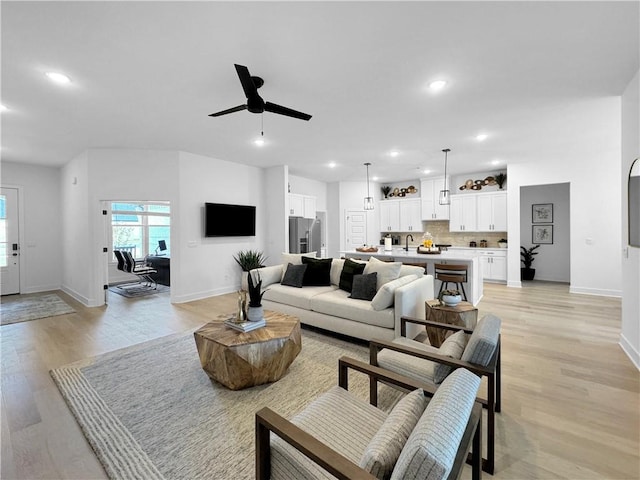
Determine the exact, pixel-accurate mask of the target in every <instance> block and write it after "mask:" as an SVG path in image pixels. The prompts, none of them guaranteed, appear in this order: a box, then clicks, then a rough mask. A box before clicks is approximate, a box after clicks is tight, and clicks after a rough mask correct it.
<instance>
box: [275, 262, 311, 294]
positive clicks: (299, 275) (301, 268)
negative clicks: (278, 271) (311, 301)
mask: <svg viewBox="0 0 640 480" xmlns="http://www.w3.org/2000/svg"><path fill="white" fill-rule="evenodd" d="M306 270H307V266H306V265H294V264H293V263H290V264H289V265H287V271H286V272H284V278H283V279H282V282H281V283H282V285H287V286H289V287H298V288H302V279H303V278H304V272H305V271H306Z"/></svg>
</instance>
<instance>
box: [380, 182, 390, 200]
mask: <svg viewBox="0 0 640 480" xmlns="http://www.w3.org/2000/svg"><path fill="white" fill-rule="evenodd" d="M380 190H382V194H383V195H384V198H387V197H388V196H389V192H390V191H391V187H390V186H388V185H385V186H383V187H380Z"/></svg>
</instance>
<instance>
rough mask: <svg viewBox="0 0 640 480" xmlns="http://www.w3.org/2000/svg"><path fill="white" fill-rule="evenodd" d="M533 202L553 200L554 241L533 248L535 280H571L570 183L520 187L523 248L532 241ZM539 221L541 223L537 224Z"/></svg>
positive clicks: (521, 241)
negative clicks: (536, 253) (535, 253)
mask: <svg viewBox="0 0 640 480" xmlns="http://www.w3.org/2000/svg"><path fill="white" fill-rule="evenodd" d="M536 203H552V204H553V222H550V224H551V225H553V243H552V244H542V245H540V247H539V248H538V249H536V250H535V251H536V252H538V255H536V256H535V257H534V261H533V264H532V265H531V266H532V268H535V269H536V275H535V279H536V280H548V281H552V282H567V283H569V282H570V280H571V271H570V265H569V258H570V253H571V250H570V240H571V237H570V230H569V225H570V217H569V184H567V183H556V184H553V185H536V186H533V187H522V188H521V189H520V244H521V245H524V246H525V247H526V248H530V247H532V246H533V245H534V243H532V241H531V229H532V228H531V227H532V225H536V224H534V223H532V222H531V206H532V205H533V204H536ZM537 225H540V224H537Z"/></svg>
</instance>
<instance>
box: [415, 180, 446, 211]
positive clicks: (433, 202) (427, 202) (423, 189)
mask: <svg viewBox="0 0 640 480" xmlns="http://www.w3.org/2000/svg"><path fill="white" fill-rule="evenodd" d="M447 185H448V187H449V188H451V185H450V179H449V176H448V175H447ZM443 188H444V177H436V178H430V179H423V180H420V195H421V208H422V213H421V215H422V220H427V221H429V220H449V205H440V202H439V197H440V190H442V189H443Z"/></svg>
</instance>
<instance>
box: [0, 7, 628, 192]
mask: <svg viewBox="0 0 640 480" xmlns="http://www.w3.org/2000/svg"><path fill="white" fill-rule="evenodd" d="M1 15H2V31H1V34H2V85H1V86H2V104H3V105H5V106H6V107H8V108H9V110H8V111H6V112H4V113H3V114H2V152H1V154H2V160H3V161H12V162H26V163H33V164H41V165H51V166H59V165H63V164H65V163H66V162H68V161H69V160H70V159H71V158H73V157H75V156H76V155H78V154H79V153H80V152H82V151H83V150H84V149H86V148H91V147H95V148H100V147H104V148H149V149H170V150H184V151H188V152H192V153H197V154H201V155H206V156H209V157H213V158H219V159H224V160H229V161H233V162H239V163H246V164H250V165H256V166H272V165H281V164H287V165H289V168H290V172H291V173H293V174H296V175H300V176H304V177H309V178H314V179H318V180H322V181H336V180H362V178H363V176H364V173H365V169H364V166H363V163H364V162H371V163H372V166H371V175H372V176H378V177H380V180H381V181H392V180H396V181H397V180H406V179H413V178H418V177H420V176H423V175H422V174H421V173H420V171H419V170H418V168H425V167H427V168H431V169H432V171H433V173H436V174H437V173H441V171H442V167H443V154H442V153H441V150H442V149H443V148H447V147H448V148H451V153H450V156H449V169H450V171H452V173H467V172H478V171H485V170H487V169H492V168H498V167H493V166H490V162H491V161H492V160H496V159H499V160H501V161H503V162H519V161H530V160H532V159H535V158H540V157H541V156H544V155H547V154H549V153H550V152H558V151H562V149H563V148H566V145H567V144H568V143H571V142H580V141H581V140H580V139H581V138H587V137H589V136H591V135H597V132H596V131H592V130H593V127H590V126H589V127H587V126H586V125H583V122H582V116H584V114H585V113H584V112H585V111H586V110H585V108H584V106H585V104H587V103H588V102H590V101H597V100H598V99H602V98H606V97H611V96H619V95H620V94H621V93H622V91H623V90H624V88H625V87H626V85H627V84H628V83H629V81H630V80H631V79H632V77H633V75H634V74H635V72H636V71H637V70H638V68H639V37H638V35H639V21H640V13H639V3H638V2H637V1H633V2H610V1H606V2H406V3H405V2H403V3H399V2H353V3H346V2H283V3H272V2H257V3H253V2H235V3H232V2H6V1H3V2H2V4H1ZM234 63H239V64H242V65H246V66H247V67H248V68H249V70H250V72H251V74H252V75H257V76H260V77H262V78H263V79H264V80H265V84H264V86H263V87H262V88H261V89H260V94H261V95H262V97H263V98H264V99H265V100H268V101H271V102H274V103H278V104H281V105H285V106H288V107H291V108H294V109H296V110H301V111H303V112H307V113H310V114H312V115H313V118H312V119H311V120H310V121H309V122H305V121H301V120H296V119H291V118H287V117H282V116H279V115H274V114H270V113H265V114H264V117H262V116H261V115H256V114H252V113H249V112H247V111H244V112H238V113H234V114H230V115H228V116H223V117H219V118H211V117H208V116H207V115H208V114H209V113H212V112H215V111H219V110H223V109H226V108H230V107H233V106H236V105H239V104H242V103H244V101H245V99H244V95H243V91H242V88H241V86H240V83H239V80H238V77H237V75H236V72H235V69H234V67H233V64H234ZM51 70H53V71H60V72H64V73H66V74H67V75H69V76H70V77H71V79H72V84H70V85H68V86H65V87H61V86H58V85H55V84H53V83H51V82H50V81H49V80H48V79H47V78H46V77H45V76H44V73H45V72H46V71H51ZM438 78H444V79H446V80H448V81H449V84H448V86H447V88H446V89H445V90H444V91H442V92H441V93H440V94H437V95H435V94H433V93H431V92H429V91H428V90H427V88H426V84H427V83H428V82H430V81H431V80H434V79H438ZM261 118H263V119H264V134H265V139H266V140H267V142H268V144H267V145H266V146H265V147H262V148H257V147H255V146H254V145H253V144H252V140H253V139H254V138H255V137H257V136H258V135H259V133H260V130H261ZM590 124H593V122H591V123H590ZM480 132H486V133H487V134H489V138H488V139H487V140H486V141H484V142H482V143H480V142H477V141H476V140H475V135H476V134H478V133H480ZM392 149H397V150H398V151H399V152H400V155H398V156H397V157H395V158H392V157H390V156H389V151H390V150H392ZM331 161H333V162H336V164H337V166H336V167H335V168H333V169H330V168H328V166H327V165H328V163H329V162H331ZM502 165H503V167H504V164H502Z"/></svg>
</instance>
